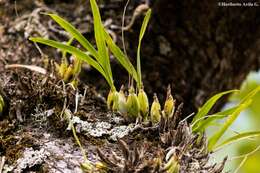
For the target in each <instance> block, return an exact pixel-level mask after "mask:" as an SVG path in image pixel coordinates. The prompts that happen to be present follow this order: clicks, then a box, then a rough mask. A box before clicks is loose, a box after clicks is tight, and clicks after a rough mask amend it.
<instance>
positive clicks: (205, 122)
mask: <svg viewBox="0 0 260 173" xmlns="http://www.w3.org/2000/svg"><path fill="white" fill-rule="evenodd" d="M237 108H238V106H235V107H232V108H229V109H227V110H224V111H221V112H218V113H215V114H212V115H209V117H208V118H206V119H203V117H202V119H198V120H197V121H196V122H194V124H193V125H192V132H193V133H199V132H204V131H205V129H206V128H207V127H208V126H210V125H211V123H212V122H213V121H216V120H220V119H223V118H226V117H228V116H229V115H230V114H232V113H233V112H234V111H235V110H236V109H237Z"/></svg>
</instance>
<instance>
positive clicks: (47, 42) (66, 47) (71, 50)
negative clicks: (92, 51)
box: [30, 38, 114, 88]
mask: <svg viewBox="0 0 260 173" xmlns="http://www.w3.org/2000/svg"><path fill="white" fill-rule="evenodd" d="M30 40H31V41H34V42H38V43H42V44H45V45H48V46H51V47H54V48H57V49H61V50H62V51H67V52H69V53H71V54H72V55H74V56H76V57H77V58H79V59H81V60H83V61H85V62H87V63H88V64H89V65H90V66H92V67H94V68H95V69H96V70H98V71H99V72H100V73H101V74H102V75H103V76H104V78H105V79H106V80H107V82H108V84H109V85H110V87H111V88H113V87H114V85H113V83H112V82H111V80H110V78H109V77H108V76H107V74H106V73H105V71H104V69H103V68H102V67H101V66H100V64H99V63H98V62H96V61H95V60H94V59H92V58H91V57H90V56H88V55H87V54H85V53H84V52H83V51H81V50H79V49H77V48H75V47H73V46H69V45H66V44H62V43H59V42H57V41H54V40H48V39H43V38H30Z"/></svg>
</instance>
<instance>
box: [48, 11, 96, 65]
mask: <svg viewBox="0 0 260 173" xmlns="http://www.w3.org/2000/svg"><path fill="white" fill-rule="evenodd" d="M48 15H49V16H50V17H51V18H52V19H53V20H54V21H55V22H57V23H58V24H59V25H60V26H61V27H62V28H63V29H65V30H66V31H67V32H68V33H69V34H70V35H71V37H73V38H75V39H76V40H77V41H78V42H79V43H80V44H81V45H82V46H83V47H84V48H85V49H86V50H87V51H89V52H90V54H91V55H92V56H94V58H96V59H97V61H100V59H99V55H98V52H97V51H96V49H95V48H94V47H93V46H92V44H91V43H90V42H89V41H88V40H87V39H86V38H85V37H84V36H83V35H82V34H81V33H80V32H79V31H78V30H77V29H76V28H75V27H74V26H72V25H71V24H70V23H69V22H68V21H66V20H65V19H63V18H61V17H60V16H58V15H57V14H48Z"/></svg>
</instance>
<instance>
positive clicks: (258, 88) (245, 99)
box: [241, 86, 260, 103]
mask: <svg viewBox="0 0 260 173" xmlns="http://www.w3.org/2000/svg"><path fill="white" fill-rule="evenodd" d="M259 91H260V86H258V87H256V88H255V89H253V90H252V91H251V92H250V93H249V94H247V95H246V96H245V97H244V98H243V99H242V101H241V103H244V102H246V101H247V100H248V99H251V98H253V97H254V96H255V95H256V94H257V93H258V92H259Z"/></svg>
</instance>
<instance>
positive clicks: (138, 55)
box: [137, 9, 152, 89]
mask: <svg viewBox="0 0 260 173" xmlns="http://www.w3.org/2000/svg"><path fill="white" fill-rule="evenodd" d="M151 12H152V11H151V9H149V10H148V11H147V13H146V15H145V17H144V21H143V23H142V27H141V30H140V35H139V43H138V48H137V74H138V81H137V86H138V88H139V89H140V88H141V86H142V71H141V58H140V51H141V42H142V39H143V37H144V33H145V30H146V28H147V25H148V22H149V20H150V17H151Z"/></svg>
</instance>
